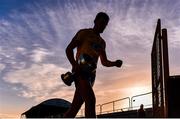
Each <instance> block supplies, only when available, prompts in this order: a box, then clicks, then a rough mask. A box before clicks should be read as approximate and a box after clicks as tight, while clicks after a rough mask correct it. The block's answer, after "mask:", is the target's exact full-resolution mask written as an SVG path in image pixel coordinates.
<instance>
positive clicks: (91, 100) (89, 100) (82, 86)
mask: <svg viewBox="0 0 180 119" xmlns="http://www.w3.org/2000/svg"><path fill="white" fill-rule="evenodd" d="M82 78H83V77H81V78H80V79H79V80H78V81H77V87H76V88H77V90H79V92H80V94H81V97H82V98H83V100H84V101H85V117H94V118H95V117H96V111H95V104H96V98H95V95H94V91H93V89H92V86H91V84H90V82H89V81H88V80H86V79H82Z"/></svg>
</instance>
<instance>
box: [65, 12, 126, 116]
mask: <svg viewBox="0 0 180 119" xmlns="http://www.w3.org/2000/svg"><path fill="white" fill-rule="evenodd" d="M108 22H109V16H108V15H107V14H106V13H103V12H100V13H98V14H97V15H96V18H95V20H94V27H93V28H90V29H82V30H80V31H79V32H78V33H77V34H76V35H75V36H74V38H73V39H72V41H71V42H70V44H69V45H68V46H67V48H66V55H67V58H68V59H69V61H70V63H71V65H72V72H76V80H75V86H76V91H75V94H74V99H73V102H72V105H71V108H70V109H69V110H68V111H67V112H66V114H65V115H64V117H75V116H76V114H77V113H78V111H79V109H80V107H81V105H82V104H83V102H85V117H96V112H95V104H96V98H95V95H94V91H93V89H92V86H93V83H94V80H95V74H96V66H97V61H98V58H99V57H100V59H101V63H102V65H104V66H107V67H111V66H117V67H121V65H122V61H121V60H116V61H109V60H108V59H107V56H106V52H105V47H106V43H105V41H104V40H103V39H102V37H101V36H100V33H103V31H104V29H105V27H106V26H107V24H108ZM75 48H77V54H76V59H75V58H74V53H73V49H75Z"/></svg>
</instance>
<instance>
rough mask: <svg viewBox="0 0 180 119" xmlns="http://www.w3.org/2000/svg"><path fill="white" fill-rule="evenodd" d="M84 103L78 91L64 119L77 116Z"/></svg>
mask: <svg viewBox="0 0 180 119" xmlns="http://www.w3.org/2000/svg"><path fill="white" fill-rule="evenodd" d="M83 102H84V101H83V99H82V97H81V95H80V93H79V91H78V90H77V89H76V91H75V94H74V98H73V101H72V104H71V107H70V109H69V110H68V111H67V112H66V113H65V114H64V117H68V118H74V117H75V116H76V114H77V113H78V111H79V109H80V108H81V106H82V104H83Z"/></svg>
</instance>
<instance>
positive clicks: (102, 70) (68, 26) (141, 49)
mask: <svg viewBox="0 0 180 119" xmlns="http://www.w3.org/2000/svg"><path fill="white" fill-rule="evenodd" d="M101 11H103V12H106V13H107V14H108V15H109V16H110V22H109V24H108V26H107V28H106V29H105V31H104V33H103V34H101V36H102V37H103V38H104V40H105V41H106V52H107V56H108V58H109V59H110V60H116V59H121V60H123V66H122V68H116V67H111V68H107V67H103V66H102V65H101V62H100V61H99V63H98V68H97V77H96V81H95V85H94V87H93V88H94V91H95V95H96V100H97V101H96V104H102V103H105V102H109V101H113V100H117V99H120V98H124V97H132V96H134V95H138V94H142V93H147V92H151V61H150V58H151V49H152V43H153V37H154V32H155V27H156V23H157V19H158V18H160V19H161V22H162V27H164V28H167V30H168V44H169V60H170V75H177V74H180V61H179V59H180V0H0V118H1V117H20V114H21V113H23V112H24V111H26V110H28V109H29V108H31V107H32V106H34V105H37V104H38V103H40V102H42V101H44V100H47V99H50V98H63V99H66V100H68V101H70V102H71V101H72V98H73V93H74V90H75V87H74V85H72V86H71V87H68V86H66V85H65V84H63V82H62V81H61V79H60V75H61V74H62V73H65V72H67V71H70V70H71V65H70V63H69V62H68V60H67V58H66V55H65V48H66V46H67V45H68V43H69V42H70V41H71V39H72V37H73V36H74V35H75V34H76V32H77V31H79V30H80V29H83V28H92V27H93V20H94V18H95V16H96V14H97V13H98V12H101ZM137 101H138V99H137ZM144 102H147V103H148V104H150V103H151V98H146V99H145V100H139V103H138V104H141V103H144Z"/></svg>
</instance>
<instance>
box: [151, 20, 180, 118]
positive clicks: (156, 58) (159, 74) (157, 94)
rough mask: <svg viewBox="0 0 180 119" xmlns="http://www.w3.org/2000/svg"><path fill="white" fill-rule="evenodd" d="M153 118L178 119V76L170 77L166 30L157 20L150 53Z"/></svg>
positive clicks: (179, 96)
mask: <svg viewBox="0 0 180 119" xmlns="http://www.w3.org/2000/svg"><path fill="white" fill-rule="evenodd" d="M151 67H152V99H153V116H154V117H156V118H157V117H164V118H167V117H171V118H172V117H180V94H179V93H178V91H179V90H180V75H174V76H170V74H169V57H168V36H167V29H166V28H163V29H161V21H160V19H158V22H157V26H156V30H155V36H154V42H153V47H152V52H151Z"/></svg>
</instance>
